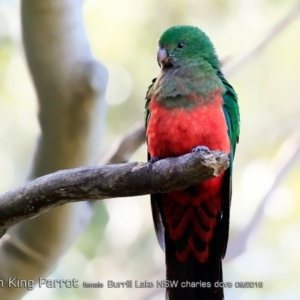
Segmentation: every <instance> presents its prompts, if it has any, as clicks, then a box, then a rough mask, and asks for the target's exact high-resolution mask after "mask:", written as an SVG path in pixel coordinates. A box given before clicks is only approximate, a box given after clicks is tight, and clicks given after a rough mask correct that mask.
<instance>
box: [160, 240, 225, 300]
mask: <svg viewBox="0 0 300 300" xmlns="http://www.w3.org/2000/svg"><path fill="white" fill-rule="evenodd" d="M165 242H166V266H167V283H168V287H167V290H166V299H167V300H184V299H187V300H223V299H224V293H223V276H222V254H221V253H220V251H219V250H218V248H217V247H215V246H216V245H214V242H215V241H214V240H212V243H211V244H210V249H209V257H208V259H207V261H206V262H204V263H200V262H199V261H197V260H196V258H195V257H194V256H193V255H190V256H189V258H188V259H187V260H186V261H184V262H180V261H178V259H177V258H176V254H175V252H176V250H175V248H174V246H173V245H174V241H171V240H169V239H168V238H167V237H166V240H165Z"/></svg>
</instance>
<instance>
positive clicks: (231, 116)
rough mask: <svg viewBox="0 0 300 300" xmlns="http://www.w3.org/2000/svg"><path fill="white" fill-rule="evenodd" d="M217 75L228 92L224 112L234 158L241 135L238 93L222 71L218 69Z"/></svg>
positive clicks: (225, 95) (225, 96)
mask: <svg viewBox="0 0 300 300" xmlns="http://www.w3.org/2000/svg"><path fill="white" fill-rule="evenodd" d="M217 75H218V77H219V78H220V79H221V81H222V83H223V84H224V86H225V88H226V92H225V93H224V94H223V100H224V104H223V110H224V114H225V118H226V122H227V126H228V135H229V138H230V144H231V150H232V151H231V152H232V153H231V154H232V159H233V158H234V154H235V147H236V144H237V143H238V142H239V135H240V112H239V105H238V100H237V94H236V93H235V91H234V89H233V87H232V86H231V85H230V84H229V83H228V81H227V80H226V79H225V77H224V75H223V74H222V72H221V71H218V73H217Z"/></svg>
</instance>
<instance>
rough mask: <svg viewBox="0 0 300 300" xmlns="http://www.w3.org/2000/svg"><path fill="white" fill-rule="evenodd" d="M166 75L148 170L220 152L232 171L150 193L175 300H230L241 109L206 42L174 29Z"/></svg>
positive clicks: (169, 294)
mask: <svg viewBox="0 0 300 300" xmlns="http://www.w3.org/2000/svg"><path fill="white" fill-rule="evenodd" d="M157 61H158V64H159V66H160V73H159V75H158V76H157V78H156V79H154V80H153V81H152V84H151V85H150V87H149V88H148V91H147V95H146V139H147V145H148V160H149V161H148V166H149V167H150V168H151V166H152V165H153V163H155V162H156V161H157V160H159V159H162V158H166V157H175V156H180V155H183V154H186V153H190V152H193V151H207V148H208V149H210V150H217V149H218V150H221V151H224V152H225V153H227V154H228V156H229V161H230V167H229V168H228V169H227V170H226V171H225V172H223V173H222V174H221V175H219V176H218V177H215V178H213V179H210V180H207V181H204V182H202V183H199V184H197V185H194V186H191V187H188V188H186V189H183V190H178V191H173V192H169V193H165V194H152V195H151V207H152V214H153V220H154V226H155V231H156V235H157V238H158V241H159V244H160V246H161V247H162V249H163V250H164V251H165V256H166V269H167V271H166V279H167V280H170V281H174V282H175V283H176V282H177V287H172V288H171V287H169V288H167V291H166V299H169V300H184V299H188V300H196V299H197V300H198V299H199V300H215V299H224V293H223V288H222V284H221V283H222V281H223V279H222V259H223V257H224V255H225V252H226V247H227V241H228V231H229V210H230V202H231V181H232V180H231V177H232V162H233V158H234V153H235V148H236V144H237V142H238V139H239V121H240V116H239V107H238V102H237V95H236V93H235V91H234V89H233V87H232V86H231V85H230V84H229V83H228V81H227V80H226V79H225V77H224V75H223V73H222V72H221V70H220V62H219V59H218V57H217V54H216V52H215V49H214V46H213V44H212V42H211V41H210V39H209V38H208V36H207V35H206V34H205V33H204V32H203V31H201V30H200V29H199V28H197V27H193V26H173V27H170V28H169V29H167V30H166V31H165V32H163V34H162V35H161V37H160V38H159V40H158V52H157Z"/></svg>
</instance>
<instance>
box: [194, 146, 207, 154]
mask: <svg viewBox="0 0 300 300" xmlns="http://www.w3.org/2000/svg"><path fill="white" fill-rule="evenodd" d="M195 152H204V153H209V152H210V150H209V148H208V147H206V146H197V147H196V148H194V149H193V150H192V153H195Z"/></svg>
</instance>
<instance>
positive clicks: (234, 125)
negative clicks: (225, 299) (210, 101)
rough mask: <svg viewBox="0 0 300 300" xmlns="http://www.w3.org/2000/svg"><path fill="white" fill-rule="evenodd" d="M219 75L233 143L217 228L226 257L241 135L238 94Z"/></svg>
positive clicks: (223, 253)
mask: <svg viewBox="0 0 300 300" xmlns="http://www.w3.org/2000/svg"><path fill="white" fill-rule="evenodd" d="M217 75H218V77H219V78H220V79H221V81H222V83H223V84H224V86H225V88H226V91H225V93H224V94H223V100H224V103H223V111H224V115H225V119H226V123H227V127H228V136H229V139H230V144H231V151H230V155H229V161H230V166H229V168H228V169H227V170H226V171H225V174H224V179H223V185H222V217H221V220H220V223H219V225H218V228H217V229H216V231H218V236H219V243H220V244H219V249H220V251H221V255H222V256H223V257H224V256H225V253H226V249H227V242H228V235H229V219H230V205H231V192H232V162H233V158H234V154H235V147H236V144H237V143H238V141H239V135H240V113H239V106H238V102H237V94H236V93H235V91H234V89H233V87H232V86H231V85H230V84H229V83H228V81H227V80H226V79H225V77H224V75H223V74H222V72H221V71H218V72H217Z"/></svg>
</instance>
